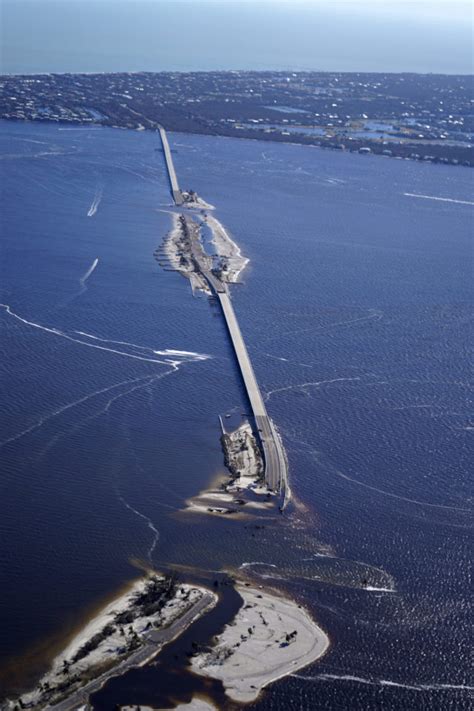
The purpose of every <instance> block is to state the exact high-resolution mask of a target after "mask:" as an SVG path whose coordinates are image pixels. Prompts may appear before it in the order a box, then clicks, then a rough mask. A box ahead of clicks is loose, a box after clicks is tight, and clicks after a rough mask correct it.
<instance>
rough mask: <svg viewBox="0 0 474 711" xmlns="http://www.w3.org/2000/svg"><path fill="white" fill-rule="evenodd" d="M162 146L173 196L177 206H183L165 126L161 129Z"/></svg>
mask: <svg viewBox="0 0 474 711" xmlns="http://www.w3.org/2000/svg"><path fill="white" fill-rule="evenodd" d="M159 131H160V138H161V145H162V146H163V153H164V156H165V161H166V169H167V171H168V177H169V181H170V185H171V195H172V196H173V200H174V202H175V205H182V204H183V203H184V200H183V195H182V193H181V190H180V188H179V185H178V178H177V176H176V171H175V169H174V163H173V158H172V156H171V150H170V145H169V143H168V137H167V135H166V131H165V129H164V128H163V126H160V127H159Z"/></svg>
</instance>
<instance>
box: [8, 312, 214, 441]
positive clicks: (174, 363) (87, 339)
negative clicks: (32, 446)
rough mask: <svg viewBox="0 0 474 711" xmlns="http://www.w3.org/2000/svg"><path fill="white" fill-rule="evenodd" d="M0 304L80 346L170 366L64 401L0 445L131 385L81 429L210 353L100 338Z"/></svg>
mask: <svg viewBox="0 0 474 711" xmlns="http://www.w3.org/2000/svg"><path fill="white" fill-rule="evenodd" d="M0 308H1V309H3V310H4V311H5V313H6V314H8V315H9V316H11V317H12V318H14V319H15V320H17V321H19V322H20V323H22V324H25V325H26V326H29V327H32V328H36V329H39V330H40V331H43V332H45V333H49V334H51V335H54V336H57V337H59V338H64V339H66V340H68V341H71V342H72V343H75V344H78V345H81V346H86V347H89V348H95V349H98V350H100V351H104V352H106V353H112V354H113V355H118V356H122V357H125V358H134V359H136V360H139V361H144V362H146V363H154V364H157V365H165V366H168V369H167V370H165V371H164V372H160V373H157V374H149V375H146V376H141V377H137V378H132V379H130V380H123V381H121V382H119V383H115V384H114V385H109V386H107V387H105V388H101V389H100V390H95V391H94V392H92V393H89V394H87V395H84V396H83V397H80V398H78V399H77V400H74V401H72V402H69V403H66V404H64V405H61V406H60V407H59V408H57V409H55V410H53V411H52V412H50V413H48V414H46V415H44V416H42V417H40V418H39V419H38V420H37V421H36V422H34V423H33V424H31V425H29V426H28V427H26V428H25V429H23V430H22V431H21V432H18V433H16V434H14V435H12V436H10V437H8V438H7V439H4V440H3V441H1V442H0V448H1V447H4V446H5V445H7V444H10V443H13V442H15V441H17V440H19V439H21V438H22V437H24V436H26V435H28V434H30V433H32V432H35V431H36V430H38V429H39V428H40V427H42V426H43V425H45V424H46V423H47V422H49V421H50V420H52V419H53V418H56V417H58V416H59V415H62V414H64V413H65V412H67V411H69V410H71V409H72V408H75V407H78V406H80V405H82V404H83V403H85V402H87V401H88V400H91V399H92V398H97V397H99V396H101V395H103V394H105V393H108V392H113V391H114V390H116V389H117V388H121V387H123V386H128V385H132V387H131V388H126V389H125V390H124V391H121V392H119V393H118V394H114V396H113V397H112V398H110V399H109V400H108V401H107V402H106V403H105V405H104V406H103V407H102V408H101V409H100V410H99V411H98V412H95V413H93V414H92V415H89V416H88V417H87V418H86V419H85V420H82V421H81V422H80V423H78V424H76V425H75V427H74V428H73V429H78V427H81V426H82V425H83V424H85V422H87V421H89V420H91V419H94V418H96V417H98V416H99V415H102V414H104V413H106V412H108V410H109V409H110V407H111V405H112V404H113V403H114V402H115V401H116V400H118V399H119V398H122V397H124V396H125V395H128V394H130V393H131V392H133V391H135V390H137V389H139V388H143V387H146V386H148V385H151V384H152V383H153V382H154V381H156V380H160V379H161V378H162V377H165V376H166V375H170V374H171V373H174V372H177V371H178V370H179V368H180V366H181V365H182V364H184V363H193V362H198V361H204V360H208V359H209V358H210V357H211V356H209V355H206V354H204V353H194V352H192V351H182V350H177V349H173V348H165V349H161V350H158V349H156V348H151V347H150V346H142V345H138V344H135V343H130V342H128V341H116V340H112V339H106V338H101V337H99V336H94V335H92V334H88V333H86V332H85V331H72V332H68V331H63V330H60V329H58V328H54V327H51V326H43V325H42V324H39V323H36V322H34V321H29V320H28V319H25V318H23V317H22V316H20V315H19V314H17V313H15V312H14V311H13V310H12V309H11V308H10V306H8V304H0ZM111 346H115V347H111ZM64 434H68V432H65V433H62V434H61V435H59V436H56V437H55V438H53V440H52V441H51V442H50V444H49V445H48V448H49V447H50V445H51V444H52V443H54V442H55V441H57V439H58V438H59V437H60V436H63V435H64Z"/></svg>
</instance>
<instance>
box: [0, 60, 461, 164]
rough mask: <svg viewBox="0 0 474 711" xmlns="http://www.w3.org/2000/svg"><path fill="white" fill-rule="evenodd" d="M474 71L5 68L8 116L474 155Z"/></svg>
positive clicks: (443, 158)
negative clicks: (22, 71) (12, 71)
mask: <svg viewBox="0 0 474 711" xmlns="http://www.w3.org/2000/svg"><path fill="white" fill-rule="evenodd" d="M473 94H474V92H473V81H472V76H467V75H442V74H378V73H377V74H375V73H374V74H364V73H334V72H333V73H327V72H290V71H288V72H281V71H280V72H273V71H266V72H245V71H225V72H160V73H152V72H139V73H112V74H38V75H3V76H0V118H1V119H6V120H15V121H50V122H61V123H68V124H80V125H91V126H115V127H120V128H129V129H139V130H145V129H151V130H157V128H158V127H159V124H163V125H166V127H167V129H168V130H170V131H180V132H184V133H199V134H207V135H216V136H232V137H237V138H247V139H248V138H255V139H259V140H262V141H277V142H287V143H288V142H291V143H300V144H303V145H310V146H319V147H322V148H331V149H334V150H339V151H350V152H357V153H361V154H371V153H374V154H380V155H383V156H386V157H396V158H406V159H410V160H416V161H424V162H430V163H439V164H449V165H464V166H473V165H474V152H473V143H474V115H473V113H472V102H473V100H474V95H473Z"/></svg>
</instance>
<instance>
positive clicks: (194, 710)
mask: <svg viewBox="0 0 474 711" xmlns="http://www.w3.org/2000/svg"><path fill="white" fill-rule="evenodd" d="M120 711H218V709H217V708H216V707H215V706H214V704H211V703H210V702H209V701H204V699H199V698H197V697H196V698H194V699H192V700H191V701H190V702H189V703H188V704H179V706H174V707H173V709H172V710H170V709H154V708H153V707H152V706H138V705H133V706H121V707H120Z"/></svg>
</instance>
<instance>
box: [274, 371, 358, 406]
mask: <svg viewBox="0 0 474 711" xmlns="http://www.w3.org/2000/svg"><path fill="white" fill-rule="evenodd" d="M357 380H361V378H360V377H358V376H356V377H353V378H333V379H332V380H315V381H314V382H309V383H296V384H295V385H286V386H285V387H284V388H276V389H275V390H269V391H268V392H266V393H264V396H263V399H264V400H265V402H267V401H268V400H269V399H270V398H271V397H272V395H276V394H277V393H283V392H286V391H288V390H303V392H304V390H305V388H310V387H313V388H317V387H319V386H320V385H330V384H331V383H343V382H346V381H357Z"/></svg>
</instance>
